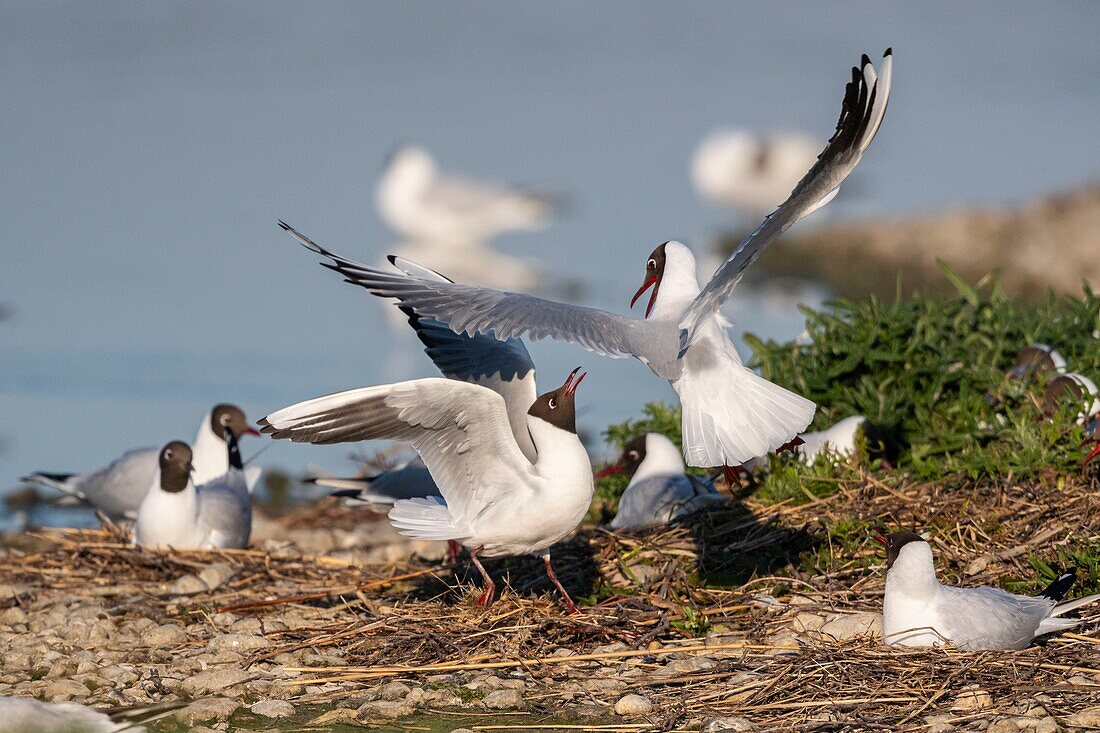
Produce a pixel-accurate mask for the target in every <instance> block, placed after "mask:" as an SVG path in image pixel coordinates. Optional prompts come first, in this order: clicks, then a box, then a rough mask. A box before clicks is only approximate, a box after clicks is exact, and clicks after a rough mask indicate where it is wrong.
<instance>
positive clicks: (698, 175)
mask: <svg viewBox="0 0 1100 733" xmlns="http://www.w3.org/2000/svg"><path fill="white" fill-rule="evenodd" d="M817 153H818V147H817V141H816V140H814V139H813V138H812V137H809V136H808V135H802V134H798V133H779V134H773V135H767V136H764V135H757V134H754V133H752V132H749V131H748V130H722V131H718V132H714V133H711V134H709V135H707V137H705V138H704V139H703V141H702V142H700V143H699V146H698V147H697V148H696V149H695V154H694V155H693V156H692V160H691V178H692V182H693V183H694V184H695V190H696V191H697V192H698V193H699V195H700V196H702V197H703V198H705V199H707V200H708V201H710V202H711V203H714V204H718V205H720V206H726V207H730V208H733V209H736V210H738V211H742V212H745V213H746V214H749V215H753V216H758V215H760V214H763V213H767V212H769V211H771V210H772V209H774V208H775V207H776V206H778V205H779V204H780V203H782V201H783V199H785V198H787V196H788V194H790V192H791V189H792V188H794V186H795V184H796V183H798V181H799V180H800V179H801V178H802V176H803V175H805V173H806V171H807V170H808V169H809V168H810V167H811V166H812V165H813V164H814V161H815V160H816V159H817Z"/></svg>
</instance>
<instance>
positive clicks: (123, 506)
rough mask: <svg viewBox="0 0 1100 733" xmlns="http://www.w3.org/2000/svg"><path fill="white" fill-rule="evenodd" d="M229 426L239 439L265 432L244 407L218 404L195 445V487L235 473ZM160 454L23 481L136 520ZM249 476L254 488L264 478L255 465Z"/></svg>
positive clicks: (137, 452) (141, 451)
mask: <svg viewBox="0 0 1100 733" xmlns="http://www.w3.org/2000/svg"><path fill="white" fill-rule="evenodd" d="M227 428H228V429H230V430H232V431H233V434H234V435H236V437H237V438H240V437H241V436H243V435H259V434H260V433H259V432H258V431H257V430H256V429H255V428H253V427H251V426H249V424H248V420H247V418H246V417H245V414H244V412H243V411H242V410H241V408H239V407H237V406H236V405H231V404H224V403H223V404H219V405H215V406H214V408H213V409H211V410H210V412H208V413H207V414H206V416H205V417H204V418H203V419H202V422H200V423H199V430H198V434H197V435H196V436H195V442H194V443H193V444H192V450H193V453H194V459H193V463H194V465H195V472H194V475H193V478H194V481H195V483H197V484H202V483H205V482H207V481H210V480H212V479H215V478H218V477H219V476H222V475H224V474H225V472H226V471H227V470H228V469H229V463H228V459H227V452H226V444H225V437H224V431H225V430H226V429H227ZM159 455H160V449H159V448H136V449H134V450H131V451H127V452H126V453H123V454H122V455H121V456H119V457H118V458H116V459H115V460H113V461H112V462H111V463H110V465H108V466H106V467H105V468H101V469H99V470H96V471H89V472H87V473H75V474H74V473H68V474H60V473H33V474H31V475H29V476H25V477H24V478H23V480H24V481H27V482H29V483H32V484H36V485H39V486H45V487H48V488H51V489H55V490H57V491H60V492H62V493H64V494H67V495H69V496H71V497H73V498H75V499H78V500H80V501H82V502H85V503H87V504H90V505H91V506H92V507H94V508H96V509H98V510H99V511H101V512H103V513H104V514H106V515H107V516H108V517H111V518H112V519H134V518H135V517H136V516H137V510H138V506H139V505H140V504H141V500H142V499H143V498H144V497H145V492H146V491H147V490H148V488H149V486H150V485H152V483H153V480H154V477H155V475H156V473H157V460H158V456H159ZM246 473H247V479H248V485H249V487H250V488H251V487H252V486H254V485H255V483H256V481H257V480H258V479H259V476H260V469H258V468H254V467H250V468H249V469H247V470H246Z"/></svg>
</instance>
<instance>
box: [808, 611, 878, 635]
mask: <svg viewBox="0 0 1100 733" xmlns="http://www.w3.org/2000/svg"><path fill="white" fill-rule="evenodd" d="M819 631H820V633H822V634H823V635H825V636H829V637H832V638H833V639H836V640H837V641H844V640H847V639H854V638H856V637H857V636H870V637H872V638H881V637H882V614H878V613H869V612H868V613H853V614H846V615H843V616H839V617H837V618H834V619H832V620H831V621H828V622H827V623H826V624H825V625H824V626H822V627H821V628H820V629H819Z"/></svg>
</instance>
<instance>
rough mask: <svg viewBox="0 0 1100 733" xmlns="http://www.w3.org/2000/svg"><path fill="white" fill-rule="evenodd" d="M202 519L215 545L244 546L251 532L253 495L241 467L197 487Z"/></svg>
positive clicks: (200, 518) (246, 544)
mask: <svg viewBox="0 0 1100 733" xmlns="http://www.w3.org/2000/svg"><path fill="white" fill-rule="evenodd" d="M196 491H198V494H199V521H200V522H201V523H202V524H203V525H204V526H205V527H206V528H207V530H208V532H209V537H208V538H209V540H210V542H211V543H212V544H213V545H214V546H216V547H232V548H245V547H248V540H249V537H250V535H251V534H252V497H251V495H250V494H249V493H248V484H247V483H246V481H245V478H244V474H243V473H242V472H241V471H240V470H238V469H230V470H229V472H228V473H226V474H225V475H224V476H221V477H219V478H217V479H215V480H213V481H210V482H209V483H206V484H203V485H202V486H198V487H196Z"/></svg>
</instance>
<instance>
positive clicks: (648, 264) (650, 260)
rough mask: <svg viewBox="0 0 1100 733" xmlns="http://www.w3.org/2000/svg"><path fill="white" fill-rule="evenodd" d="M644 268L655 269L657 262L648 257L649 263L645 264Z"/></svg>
mask: <svg viewBox="0 0 1100 733" xmlns="http://www.w3.org/2000/svg"><path fill="white" fill-rule="evenodd" d="M646 267H657V260H655V259H653V258H652V257H650V258H649V262H647V263H646Z"/></svg>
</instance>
